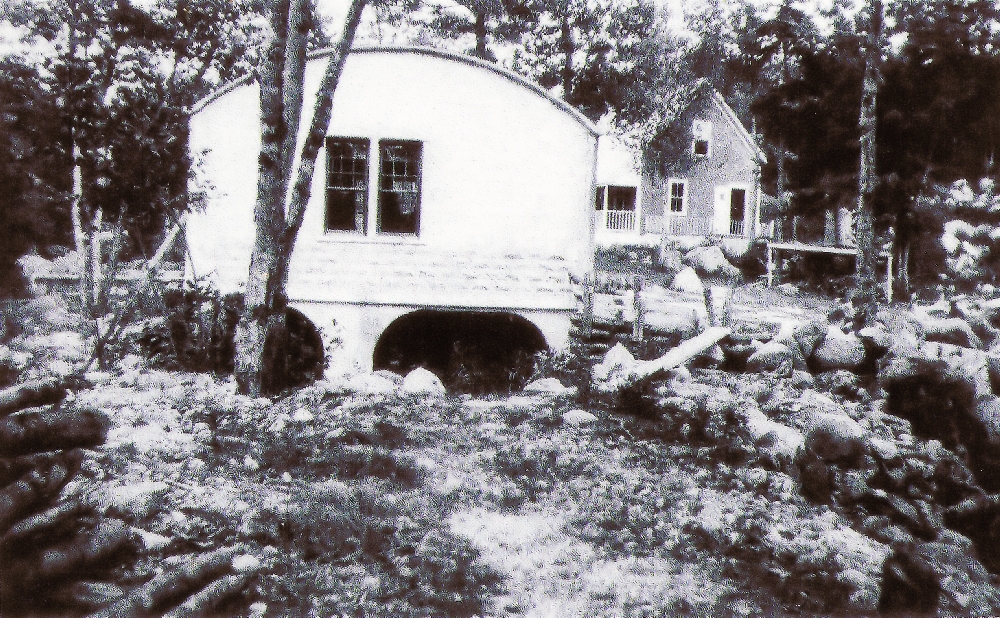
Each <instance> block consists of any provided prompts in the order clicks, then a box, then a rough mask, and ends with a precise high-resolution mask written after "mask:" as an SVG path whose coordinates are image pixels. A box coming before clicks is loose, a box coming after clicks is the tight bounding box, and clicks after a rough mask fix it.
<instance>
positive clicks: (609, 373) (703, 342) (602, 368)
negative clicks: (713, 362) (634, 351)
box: [592, 326, 729, 394]
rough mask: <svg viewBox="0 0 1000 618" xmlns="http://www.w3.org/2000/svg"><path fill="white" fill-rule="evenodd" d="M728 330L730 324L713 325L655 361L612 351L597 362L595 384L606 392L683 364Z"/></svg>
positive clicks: (630, 384)
mask: <svg viewBox="0 0 1000 618" xmlns="http://www.w3.org/2000/svg"><path fill="white" fill-rule="evenodd" d="M728 334H729V328H726V327H721V326H717V327H712V328H709V329H708V330H706V331H705V332H703V333H702V334H700V335H697V336H696V337H692V338H691V339H688V340H687V341H682V342H681V343H680V344H679V345H677V346H676V347H674V348H672V349H671V350H669V351H668V352H667V353H666V354H664V355H663V356H661V357H660V358H657V359H654V360H651V361H637V360H635V359H634V358H632V357H631V355H629V356H628V357H627V358H621V357H619V356H618V354H617V353H616V354H611V352H609V353H608V356H606V357H605V359H604V361H603V362H601V363H600V364H598V365H595V366H594V370H593V374H592V380H593V386H594V388H595V390H597V391H598V392H602V393H606V394H610V393H616V392H620V391H622V390H625V389H628V388H631V387H633V386H637V385H639V384H641V383H642V382H645V381H646V380H649V379H651V378H654V377H656V376H658V375H661V374H663V373H665V372H667V371H670V370H671V369H675V368H677V367H679V366H680V365H682V364H684V363H685V362H687V361H689V360H691V359H692V358H694V357H695V356H697V355H699V354H701V353H702V352H704V351H705V350H708V349H709V348H711V347H712V346H714V345H715V344H717V343H718V342H719V341H721V340H722V339H723V338H724V337H725V336H726V335H728ZM622 356H624V355H622ZM629 359H631V360H629Z"/></svg>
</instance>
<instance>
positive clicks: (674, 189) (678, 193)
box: [669, 180, 688, 215]
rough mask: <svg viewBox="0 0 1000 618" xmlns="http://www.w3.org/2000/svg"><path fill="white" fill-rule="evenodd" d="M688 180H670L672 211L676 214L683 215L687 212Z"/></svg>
mask: <svg viewBox="0 0 1000 618" xmlns="http://www.w3.org/2000/svg"><path fill="white" fill-rule="evenodd" d="M687 198H688V191H687V181H686V180H671V181H670V198H669V199H670V212H671V213H672V214H675V215H683V214H686V213H687Z"/></svg>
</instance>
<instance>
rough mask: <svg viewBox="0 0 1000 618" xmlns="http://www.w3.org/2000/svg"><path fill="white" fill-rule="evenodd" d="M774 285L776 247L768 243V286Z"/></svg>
mask: <svg viewBox="0 0 1000 618" xmlns="http://www.w3.org/2000/svg"><path fill="white" fill-rule="evenodd" d="M772 285H774V248H773V247H771V243H767V287H771V286H772Z"/></svg>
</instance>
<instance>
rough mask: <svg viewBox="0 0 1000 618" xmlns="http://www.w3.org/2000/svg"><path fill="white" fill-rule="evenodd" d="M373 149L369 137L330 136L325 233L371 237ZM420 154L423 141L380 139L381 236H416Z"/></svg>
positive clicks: (379, 212)
mask: <svg viewBox="0 0 1000 618" xmlns="http://www.w3.org/2000/svg"><path fill="white" fill-rule="evenodd" d="M370 151H371V143H370V141H369V140H367V139H357V138H343V137H328V138H327V140H326V153H327V155H326V156H327V167H326V169H327V174H326V178H327V180H326V229H327V230H331V231H347V232H360V233H362V234H367V233H368V201H369V197H368V193H369V191H368V185H369V160H370V157H371V155H370ZM422 151H423V145H422V144H421V143H420V142H415V141H408V140H379V143H378V161H377V165H378V168H377V169H378V178H377V181H376V182H377V186H378V202H377V214H378V216H377V218H376V227H377V232H378V233H380V234H414V235H415V234H416V233H417V231H418V229H419V225H420V175H421V174H420V163H421V155H422Z"/></svg>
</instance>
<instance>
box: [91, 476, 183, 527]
mask: <svg viewBox="0 0 1000 618" xmlns="http://www.w3.org/2000/svg"><path fill="white" fill-rule="evenodd" d="M169 489H170V486H169V485H167V484H166V483H160V482H152V481H146V482H140V483H131V484H129V485H119V486H117V487H111V488H108V489H105V490H104V491H103V492H102V493H101V495H100V496H99V497H98V503H99V504H100V506H101V508H102V509H103V510H114V511H116V512H118V513H121V514H122V515H126V514H127V515H131V516H132V517H134V518H135V519H144V518H146V517H147V516H149V514H150V512H151V511H152V510H153V507H154V506H156V503H157V502H158V501H159V499H160V498H161V497H162V496H163V495H164V494H165V493H167V491H168V490H169Z"/></svg>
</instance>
